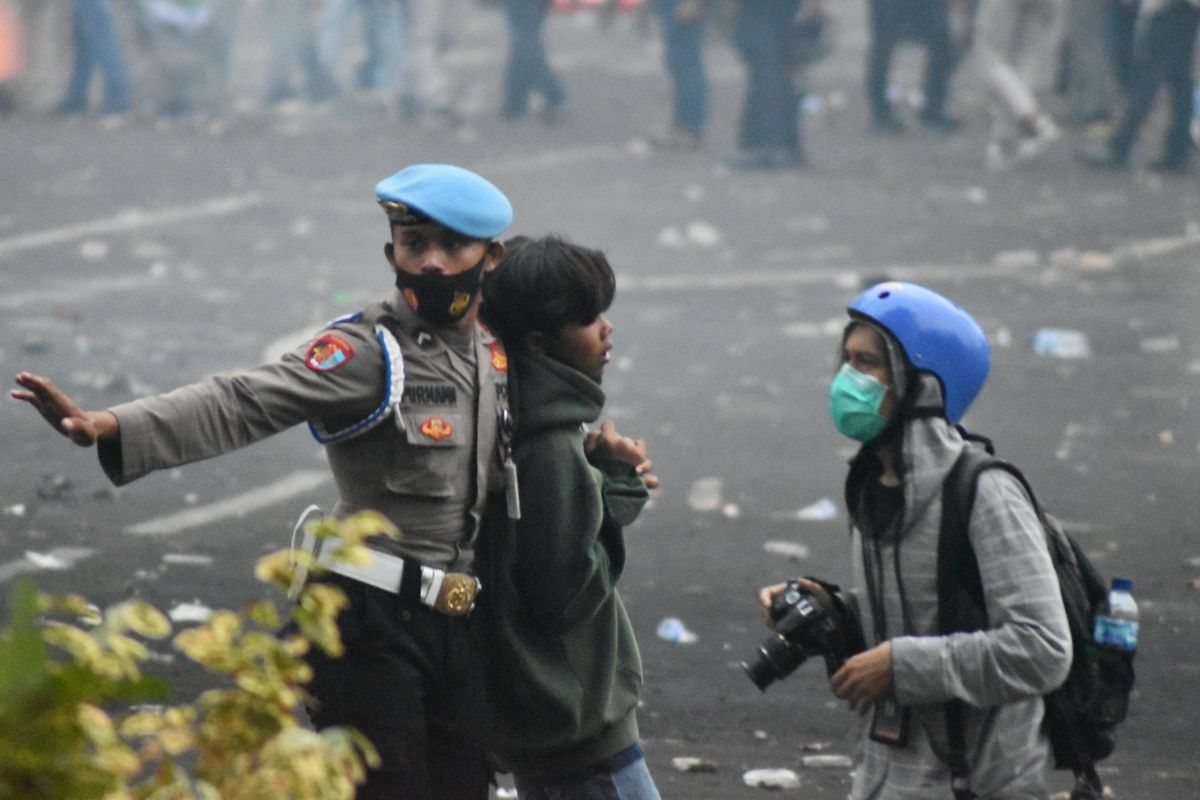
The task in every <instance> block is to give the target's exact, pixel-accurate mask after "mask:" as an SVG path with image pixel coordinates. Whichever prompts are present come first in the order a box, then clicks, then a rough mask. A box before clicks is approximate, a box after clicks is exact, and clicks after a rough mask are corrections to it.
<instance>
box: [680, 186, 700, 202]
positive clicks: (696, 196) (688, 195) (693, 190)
mask: <svg viewBox="0 0 1200 800" xmlns="http://www.w3.org/2000/svg"><path fill="white" fill-rule="evenodd" d="M683 196H684V198H685V199H687V200H690V201H691V202H693V203H699V202H700V201H701V200H703V199H704V196H705V192H704V187H703V186H701V185H700V184H698V183H693V184H691V185H690V186H688V187H687V188H686V189H684V190H683Z"/></svg>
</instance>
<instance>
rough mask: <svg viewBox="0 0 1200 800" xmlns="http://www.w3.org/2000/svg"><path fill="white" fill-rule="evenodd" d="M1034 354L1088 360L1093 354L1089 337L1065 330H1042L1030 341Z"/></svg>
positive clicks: (1078, 332)
mask: <svg viewBox="0 0 1200 800" xmlns="http://www.w3.org/2000/svg"><path fill="white" fill-rule="evenodd" d="M1030 343H1031V344H1032V346H1033V352H1035V353H1037V354H1038V355H1039V356H1050V357H1052V358H1069V359H1076V358H1087V357H1088V356H1090V355H1091V354H1092V349H1091V345H1089V344H1088V339H1087V336H1085V335H1084V334H1083V333H1081V332H1080V331H1073V330H1067V329H1065V328H1042V329H1041V330H1039V331H1038V332H1037V333H1035V334H1034V335H1033V338H1032V339H1031V340H1030Z"/></svg>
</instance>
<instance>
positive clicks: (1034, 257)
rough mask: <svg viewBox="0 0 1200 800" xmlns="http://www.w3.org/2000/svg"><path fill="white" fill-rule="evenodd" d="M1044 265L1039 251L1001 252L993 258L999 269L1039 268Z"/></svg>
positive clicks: (993, 262)
mask: <svg viewBox="0 0 1200 800" xmlns="http://www.w3.org/2000/svg"><path fill="white" fill-rule="evenodd" d="M1041 263H1042V254H1041V253H1039V252H1038V251H1037V250H1001V251H1000V252H999V253H996V255H994V256H992V264H993V265H995V266H997V267H1007V268H1009V269H1020V268H1022V267H1037V266H1040V265H1041Z"/></svg>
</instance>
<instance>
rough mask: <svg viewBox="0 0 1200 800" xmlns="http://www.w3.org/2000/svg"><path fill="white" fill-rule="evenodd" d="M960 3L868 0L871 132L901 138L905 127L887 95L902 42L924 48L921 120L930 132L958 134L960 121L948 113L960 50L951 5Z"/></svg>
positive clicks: (922, 0)
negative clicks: (889, 134) (895, 53)
mask: <svg viewBox="0 0 1200 800" xmlns="http://www.w3.org/2000/svg"><path fill="white" fill-rule="evenodd" d="M957 2H960V0H868V3H869V6H870V9H869V10H870V14H869V22H870V32H871V45H870V47H869V48H868V50H867V82H866V83H867V101H868V102H869V103H870V106H871V127H872V128H873V129H874V130H876V131H879V132H880V133H901V132H903V131H904V123H903V122H902V121H901V120H899V119H898V118H897V117H896V115H895V112H894V111H893V110H892V102H891V98H889V96H888V89H889V85H890V84H889V75H890V73H891V67H892V54H893V52H894V51H895V49H896V46H897V45H899V44H900V43H901V42H902V41H905V40H909V41H916V42H920V43H921V44H922V45H923V46H924V48H925V83H924V90H923V91H924V104H923V105H922V107H921V113H920V115H919V117H918V118H919V119H920V121H921V124H922V125H924V126H925V127H927V128H933V129H935V130H941V131H955V130H957V129H958V128H959V127H960V125H959V122H958V120H956V119H954V118H952V117H950V116H948V115H947V114H946V102H947V99H948V95H949V89H950V78H951V77H952V76H953V74H954V67H955V64H956V49H955V44H954V38H953V36H952V35H951V30H950V18H949V9H948V8H947V3H957Z"/></svg>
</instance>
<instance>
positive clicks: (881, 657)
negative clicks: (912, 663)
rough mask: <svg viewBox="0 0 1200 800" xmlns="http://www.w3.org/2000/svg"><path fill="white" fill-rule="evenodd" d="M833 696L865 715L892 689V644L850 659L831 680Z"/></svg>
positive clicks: (886, 643) (873, 648)
mask: <svg viewBox="0 0 1200 800" xmlns="http://www.w3.org/2000/svg"><path fill="white" fill-rule="evenodd" d="M829 685H830V686H831V687H833V693H834V694H836V695H837V696H838V697H840V698H842V699H843V700H845V701H847V702H848V703H849V704H850V708H852V709H854V710H855V711H866V710H867V709H868V708H869V707H870V706H871V705H873V704H874V703H875V702H876V701H877V700H879V698H881V697H883V696H884V695H885V694H887V693H888V692H889V691H891V688H892V643H891V642H884V643H883V644H880V645H876V646H875V647H872V648H871V649H870V650H866V651H864V652H862V653H859V654H857V655H854V656H851V657H850V659H849V660H847V661H846V663H845V664H843V665H842V668H841V669H839V670H838V671H837V672H835V673H833V677H832V678H830V679H829Z"/></svg>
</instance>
